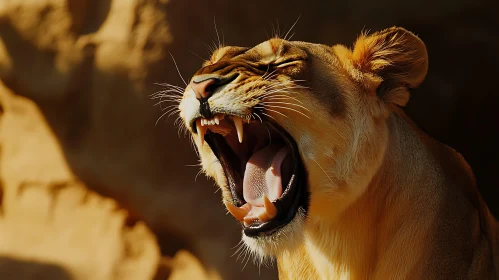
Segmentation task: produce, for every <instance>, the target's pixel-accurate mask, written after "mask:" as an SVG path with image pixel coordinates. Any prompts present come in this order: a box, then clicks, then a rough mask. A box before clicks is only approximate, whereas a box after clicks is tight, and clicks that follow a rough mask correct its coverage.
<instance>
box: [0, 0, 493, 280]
mask: <svg viewBox="0 0 499 280" xmlns="http://www.w3.org/2000/svg"><path fill="white" fill-rule="evenodd" d="M300 15H301V17H300V20H299V22H298V24H297V25H296V26H295V27H294V28H293V31H292V33H295V35H294V37H293V39H294V40H301V41H311V42H318V43H324V44H330V45H332V44H336V43H343V44H346V45H351V44H352V43H353V41H354V40H355V37H356V36H357V35H358V34H359V33H360V31H361V30H373V31H375V30H379V29H382V28H386V27H390V26H393V25H399V26H403V27H405V28H407V29H409V30H412V31H414V32H415V33H416V34H418V35H419V36H420V37H421V38H422V39H423V41H424V42H425V43H426V44H427V47H428V52H429V56H430V70H429V73H428V77H427V79H426V81H425V82H424V83H423V85H422V86H421V87H420V88H419V89H418V90H416V91H414V93H413V96H412V99H411V101H410V103H409V106H408V108H407V112H408V113H409V114H410V115H411V116H412V117H413V118H414V119H415V121H416V122H417V123H418V124H419V125H420V126H421V127H422V128H423V129H424V130H425V131H427V132H428V133H429V134H430V135H432V136H433V137H435V138H437V139H439V140H440V141H442V142H444V143H446V144H448V145H450V146H452V147H453V148H455V149H456V150H458V151H459V152H461V153H462V154H463V155H464V156H465V158H466V159H467V160H468V162H469V163H470V164H471V166H472V168H473V169H474V171H475V174H476V176H477V180H478V184H479V187H480V190H481V192H482V194H483V196H484V198H485V199H486V200H487V202H488V203H489V205H490V208H491V209H492V210H493V212H494V213H495V214H496V216H499V177H497V175H496V173H497V172H498V171H499V163H498V162H499V149H498V148H497V144H498V143H499V110H498V108H499V92H498V90H497V88H496V86H495V82H496V79H497V78H496V76H497V75H498V71H497V65H499V2H497V1H494V0H487V1H485V0H462V1H450V0H441V1H429V0H423V1H410V2H402V1H395V0H383V1H367V0H352V1H327V0H323V1H298V0H289V1H283V0H279V1H263V0H258V1H230V0H219V1H201V0H168V1H166V0H0V81H1V83H0V279H33V278H34V279H64V280H65V279H220V278H222V279H241V280H242V279H276V272H275V270H274V269H272V268H265V267H262V268H261V269H259V268H258V267H257V266H254V265H252V264H251V263H250V264H248V265H247V266H246V267H245V268H244V270H243V266H244V263H245V262H246V259H243V261H242V262H241V259H239V260H236V259H237V254H236V256H234V257H231V255H232V254H234V252H235V249H234V247H235V246H236V245H237V244H238V242H239V240H240V234H241V233H240V229H239V228H238V226H237V224H236V222H235V221H234V220H233V219H232V218H230V217H229V216H226V215H225V210H224V208H223V205H222V204H221V202H220V195H219V194H218V193H217V194H215V191H216V190H217V188H216V187H215V186H213V182H210V181H207V180H205V178H203V176H199V177H198V178H197V180H194V178H195V177H196V174H197V172H198V168H197V167H191V165H195V164H196V163H197V159H196V157H195V154H194V152H193V151H192V148H191V147H190V143H189V140H188V139H187V138H184V137H182V136H181V137H179V136H178V135H177V128H176V127H175V126H174V125H173V120H174V119H175V117H172V118H171V119H170V120H168V121H167V120H166V119H161V120H160V121H159V122H158V124H157V125H156V121H157V119H158V118H159V117H160V116H161V113H162V112H161V110H160V108H159V107H157V106H154V104H155V100H151V99H150V95H151V94H153V93H154V92H156V91H158V90H162V89H164V88H163V87H161V86H157V85H155V84H154V83H161V82H168V83H171V84H175V85H178V86H183V82H182V80H181V79H180V78H179V76H178V74H177V71H176V69H175V67H174V65H173V63H172V58H171V57H170V55H169V53H168V52H171V54H172V55H173V56H174V57H175V59H176V61H177V63H178V66H179V70H180V73H181V74H182V75H184V77H185V78H187V79H188V78H189V77H190V75H192V74H193V73H194V72H195V70H196V69H197V68H198V67H199V66H200V64H201V63H202V60H201V59H200V58H199V57H198V56H200V57H204V58H207V57H208V51H207V49H208V47H207V46H210V45H212V44H213V43H212V42H213V41H214V42H216V41H217V36H216V32H215V24H214V18H215V20H216V25H217V28H218V32H219V33H220V37H221V39H223V41H224V42H225V44H228V45H243V46H252V45H255V44H257V43H259V42H261V41H264V40H266V39H267V38H268V36H271V35H272V34H273V32H274V30H276V29H278V30H281V32H284V33H285V32H286V31H287V30H288V29H289V27H290V26H291V25H292V24H293V22H295V20H296V19H297V18H298V17H299V16H300ZM250 262H251V261H250Z"/></svg>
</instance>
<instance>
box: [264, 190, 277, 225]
mask: <svg viewBox="0 0 499 280" xmlns="http://www.w3.org/2000/svg"><path fill="white" fill-rule="evenodd" d="M263 206H265V212H266V213H267V215H268V217H269V220H272V219H273V218H275V216H276V215H277V207H275V205H274V203H272V202H271V201H270V200H269V198H268V197H267V196H266V195H264V196H263Z"/></svg>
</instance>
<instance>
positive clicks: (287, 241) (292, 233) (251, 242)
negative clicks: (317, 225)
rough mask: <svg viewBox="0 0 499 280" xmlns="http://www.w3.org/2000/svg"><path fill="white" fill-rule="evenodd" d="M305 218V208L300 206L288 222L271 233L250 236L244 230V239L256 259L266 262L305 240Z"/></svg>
mask: <svg viewBox="0 0 499 280" xmlns="http://www.w3.org/2000/svg"><path fill="white" fill-rule="evenodd" d="M305 220H306V213H305V210H304V209H303V208H300V209H298V212H297V213H296V215H295V217H294V218H293V219H292V220H291V221H290V222H289V223H288V224H286V225H285V226H283V227H281V228H280V229H278V230H276V231H274V232H273V233H272V234H271V235H262V236H248V235H246V234H245V233H244V231H243V237H242V240H243V242H244V245H245V246H246V247H247V248H248V250H249V252H250V253H251V254H252V256H253V257H254V258H255V260H256V261H258V262H260V263H265V261H266V260H268V259H272V258H275V257H277V256H278V255H279V254H280V253H282V252H285V251H290V250H293V248H295V246H297V245H298V244H301V243H302V242H303V241H302V240H303V236H304V235H303V234H304V225H305Z"/></svg>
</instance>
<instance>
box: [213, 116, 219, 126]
mask: <svg viewBox="0 0 499 280" xmlns="http://www.w3.org/2000/svg"><path fill="white" fill-rule="evenodd" d="M213 118H214V119H215V123H216V124H217V125H219V124H220V120H219V119H218V116H215V117H213Z"/></svg>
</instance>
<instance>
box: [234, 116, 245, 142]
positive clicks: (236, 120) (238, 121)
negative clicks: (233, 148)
mask: <svg viewBox="0 0 499 280" xmlns="http://www.w3.org/2000/svg"><path fill="white" fill-rule="evenodd" d="M234 125H235V126H236V131H237V139H239V143H243V120H242V119H241V118H240V117H236V116H234Z"/></svg>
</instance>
